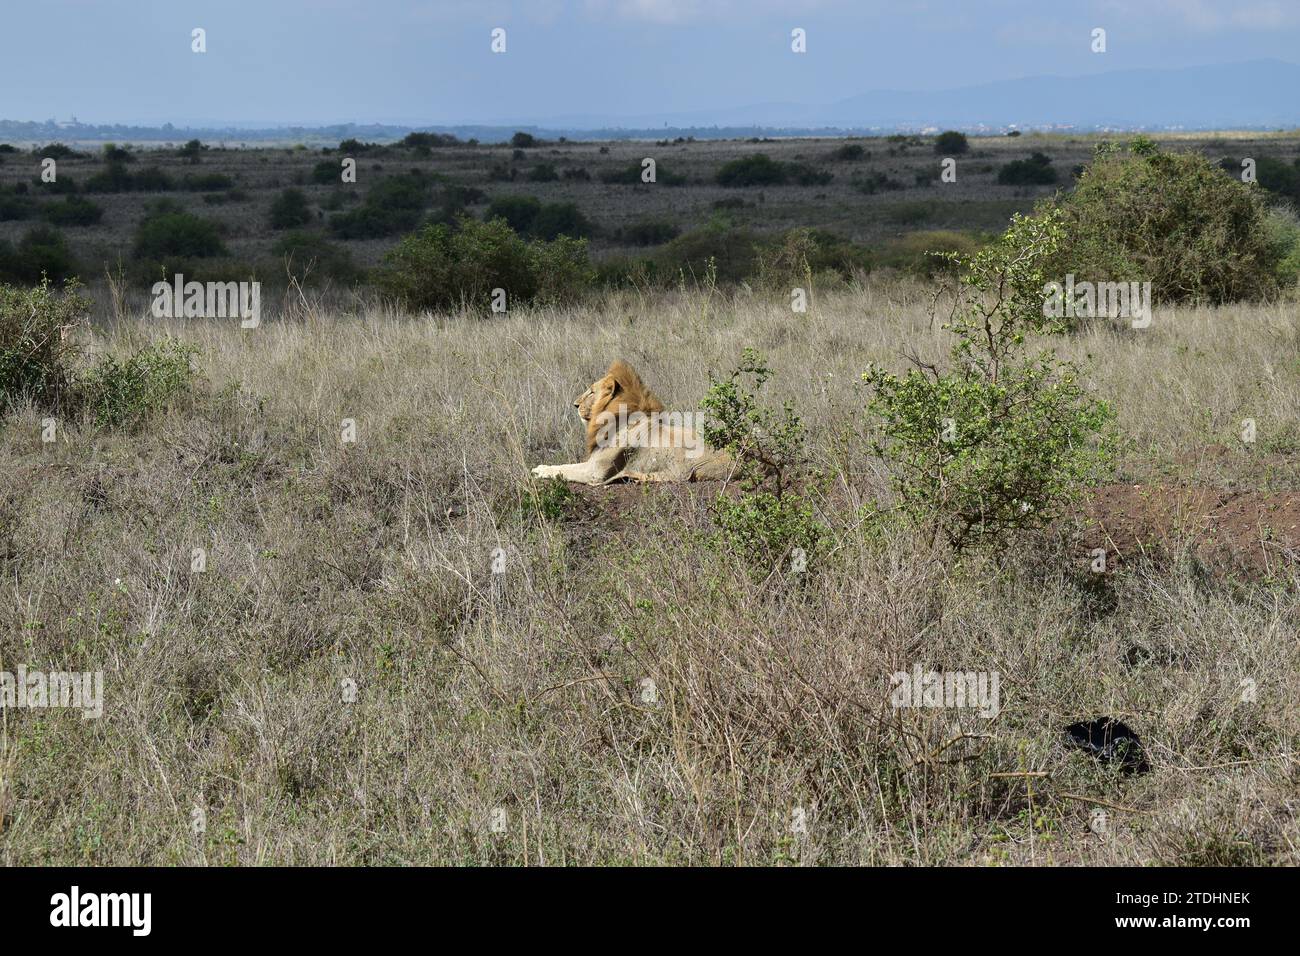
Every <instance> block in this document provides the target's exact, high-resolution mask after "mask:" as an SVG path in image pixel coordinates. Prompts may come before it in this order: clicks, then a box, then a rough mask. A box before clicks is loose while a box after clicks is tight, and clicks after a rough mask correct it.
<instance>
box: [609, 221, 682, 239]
mask: <svg viewBox="0 0 1300 956" xmlns="http://www.w3.org/2000/svg"><path fill="white" fill-rule="evenodd" d="M681 232H682V230H681V227H680V226H678V225H676V224H675V223H671V222H667V221H665V220H662V219H642V220H640V221H639V222H634V223H632V224H631V225H628V226H624V227H623V228H622V229H620V230H619V231H618V238H619V240H620V241H621V242H625V243H627V244H628V245H631V246H658V245H662V244H663V243H665V242H670V241H672V240H673V239H676V238H677V237H678V236H679V235H681Z"/></svg>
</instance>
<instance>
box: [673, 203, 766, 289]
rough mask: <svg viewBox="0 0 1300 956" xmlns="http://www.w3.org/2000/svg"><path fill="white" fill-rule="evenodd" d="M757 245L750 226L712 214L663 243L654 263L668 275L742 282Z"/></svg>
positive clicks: (749, 271)
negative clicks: (699, 225) (738, 225)
mask: <svg viewBox="0 0 1300 956" xmlns="http://www.w3.org/2000/svg"><path fill="white" fill-rule="evenodd" d="M757 246H758V237H757V236H756V235H755V234H754V233H753V232H752V231H751V230H749V229H746V228H744V227H734V226H732V225H731V224H730V223H729V222H727V221H726V220H725V219H722V218H715V219H714V220H713V221H711V222H709V223H708V224H707V225H704V226H701V227H700V228H698V229H692V230H691V231H689V232H685V233H682V234H681V235H680V236H678V237H677V238H676V239H674V240H672V241H671V242H669V243H668V244H667V245H665V246H663V247H662V248H661V249H660V250H659V251H658V253H657V254H656V255H655V263H656V266H657V267H658V269H659V270H660V271H662V272H664V273H666V274H668V275H670V276H679V277H681V278H684V279H695V280H696V281H711V280H722V281H724V282H742V281H744V280H745V279H747V278H748V277H749V276H751V275H753V273H754V268H755V264H756V262H757V255H758V253H757Z"/></svg>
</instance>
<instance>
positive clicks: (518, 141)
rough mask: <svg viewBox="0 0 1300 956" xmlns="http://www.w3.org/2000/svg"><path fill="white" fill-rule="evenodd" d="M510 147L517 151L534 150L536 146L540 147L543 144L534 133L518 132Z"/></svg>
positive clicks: (511, 139) (511, 138)
mask: <svg viewBox="0 0 1300 956" xmlns="http://www.w3.org/2000/svg"><path fill="white" fill-rule="evenodd" d="M510 145H511V146H513V147H514V148H515V149H532V148H533V147H534V146H540V145H541V143H540V142H538V140H537V137H536V136H534V135H533V134H532V133H524V132H518V133H515V135H514V136H511V137H510Z"/></svg>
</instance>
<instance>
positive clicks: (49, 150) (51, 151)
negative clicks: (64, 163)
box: [37, 143, 81, 159]
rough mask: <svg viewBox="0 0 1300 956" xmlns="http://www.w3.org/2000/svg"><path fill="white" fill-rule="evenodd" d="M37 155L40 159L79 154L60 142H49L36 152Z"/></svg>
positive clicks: (61, 157)
mask: <svg viewBox="0 0 1300 956" xmlns="http://www.w3.org/2000/svg"><path fill="white" fill-rule="evenodd" d="M37 155H38V156H40V158H41V159H67V158H68V157H69V156H80V155H81V154H80V153H78V152H77V151H76V150H75V149H73V148H72V147H70V146H65V145H63V144H62V143H50V144H49V145H48V146H45V147H42V148H41V149H40V150H39V151H38V152H37Z"/></svg>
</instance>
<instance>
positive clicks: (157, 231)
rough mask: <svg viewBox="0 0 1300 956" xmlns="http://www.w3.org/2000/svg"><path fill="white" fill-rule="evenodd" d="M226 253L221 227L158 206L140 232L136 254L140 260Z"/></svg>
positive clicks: (169, 208)
mask: <svg viewBox="0 0 1300 956" xmlns="http://www.w3.org/2000/svg"><path fill="white" fill-rule="evenodd" d="M225 254H226V249H225V244H224V243H222V241H221V232H220V229H219V227H218V226H217V224H216V223H215V222H213V221H211V220H209V219H203V218H200V217H199V216H196V215H194V214H193V213H188V212H184V211H182V210H180V209H177V208H175V207H174V206H171V205H166V206H161V207H155V211H154V212H152V213H151V214H150V215H148V216H146V217H145V219H144V220H142V221H141V223H140V226H139V228H138V229H137V230H136V237H135V255H136V257H137V258H140V259H166V258H168V257H169V256H184V257H196V258H204V257H208V256H221V255H225Z"/></svg>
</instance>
